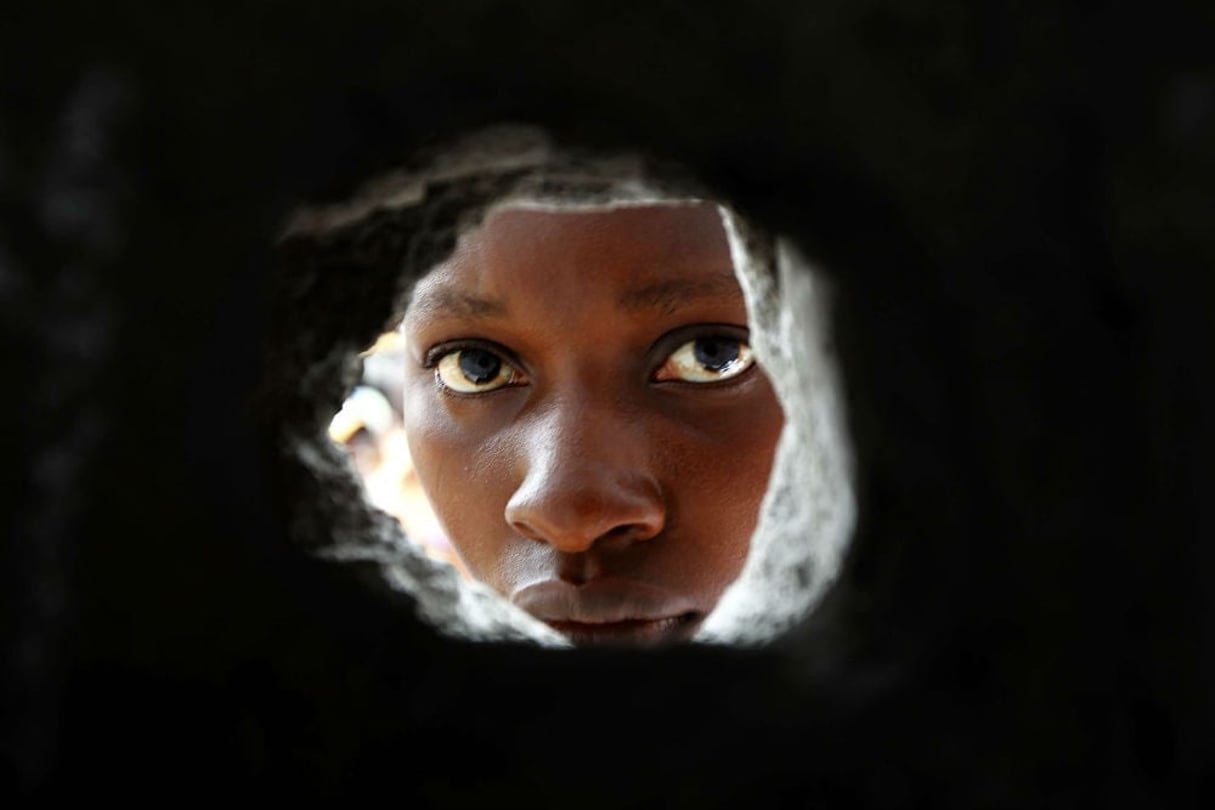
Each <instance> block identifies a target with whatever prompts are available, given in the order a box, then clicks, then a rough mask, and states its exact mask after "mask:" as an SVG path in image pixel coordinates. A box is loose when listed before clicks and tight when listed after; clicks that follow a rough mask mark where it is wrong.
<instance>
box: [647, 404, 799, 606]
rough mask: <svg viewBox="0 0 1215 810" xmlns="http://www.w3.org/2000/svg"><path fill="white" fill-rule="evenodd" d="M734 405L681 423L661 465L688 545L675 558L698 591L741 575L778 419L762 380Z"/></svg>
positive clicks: (777, 409) (778, 411)
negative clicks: (676, 450)
mask: <svg viewBox="0 0 1215 810" xmlns="http://www.w3.org/2000/svg"><path fill="white" fill-rule="evenodd" d="M757 383H758V384H757V386H756V390H755V391H754V392H753V393H752V396H749V397H747V398H746V401H745V403H744V404H742V405H741V406H732V407H729V408H724V409H721V410H718V411H713V412H702V413H701V414H699V415H698V417H697V418H694V419H688V420H686V421H685V423H684V424H685V426H684V428H683V433H684V436H683V441H681V442H678V443H672V444H673V445H678V446H679V447H680V448H681V452H680V454H679V457H676V458H671V459H669V461H668V463H669V464H670V465H671V467H670V469H672V470H673V471H675V474H674V475H672V476H670V478H669V479H668V480H669V482H670V483H669V487H670V488H669V493H670V497H671V500H672V502H673V503H674V505H675V506H676V508H677V510H678V512H677V514H678V517H679V523H680V524H682V525H683V527H684V528H685V529H686V537H687V538H688V539H689V540H692V539H694V545H689V546H688V547H686V548H685V549H684V551H683V553H682V555H681V563H680V564H681V565H682V566H683V567H684V569H685V570H689V571H691V570H694V571H696V572H697V574H698V578H700V579H701V581H702V582H704V583H705V585H706V587H709V588H713V589H716V590H718V591H720V590H724V588H725V587H726V586H727V585H729V584H730V583H731V582H733V581H734V580H735V579H736V578H737V577H738V575H739V573H741V571H742V567H743V565H744V564H745V562H746V558H747V553H748V551H749V550H750V541H751V535H752V534H753V533H754V531H755V526H756V523H757V521H758V517H759V509H760V505H761V504H762V502H763V498H764V495H765V494H766V493H767V490H768V481H769V478H770V477H771V473H772V464H773V459H774V455H775V451H776V445H777V442H778V440H779V438H780V434H781V430H782V428H783V426H784V416H783V413H782V411H781V408H780V405H779V403H778V402H777V399H776V396H775V393H774V392H773V391H772V389H771V386H770V385H769V384H768V383H767V382H766V380H763V381H757Z"/></svg>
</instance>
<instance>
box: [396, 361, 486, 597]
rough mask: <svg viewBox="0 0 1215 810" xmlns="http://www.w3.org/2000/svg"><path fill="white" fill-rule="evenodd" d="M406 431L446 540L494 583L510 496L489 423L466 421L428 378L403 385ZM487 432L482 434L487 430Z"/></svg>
mask: <svg viewBox="0 0 1215 810" xmlns="http://www.w3.org/2000/svg"><path fill="white" fill-rule="evenodd" d="M404 396H405V402H404V405H405V407H404V412H405V424H404V427H405V432H406V436H407V437H408V442H409V452H410V455H411V456H412V459H413V466H414V469H415V471H416V472H417V475H418V480H419V481H420V482H421V484H422V489H423V490H424V491H425V492H426V495H427V497H428V498H429V500H430V502H431V506H432V508H433V509H434V512H435V515H436V517H438V519H439V522H440V523H441V524H442V526H443V529H444V531H445V533H446V534H447V537H448V539H449V542H450V543H451V544H452V546H453V547H454V548H455V550H456V552H457V553H458V554H459V555H460V558H461V560H463V562H464V564H465V565H466V566H467V567H468V569H469V572H470V573H471V574H472V575H473V576H474V577H475V578H477V579H479V580H482V581H484V582H486V583H488V584H490V585H491V586H494V587H499V586H500V584H501V583H500V582H499V580H501V579H502V573H501V571H500V570H499V569H500V563H501V561H502V560H503V559H505V558H506V551H507V549H506V545H507V544H508V541H509V538H508V536H507V533H506V532H505V529H506V528H507V526H506V522H505V519H504V517H503V513H504V510H505V508H506V502H507V499H508V498H509V497H510V491H509V481H510V475H509V474H508V468H509V459H508V458H506V455H505V454H504V453H503V452H501V451H500V449H497V450H491V449H489V448H493V447H494V445H495V443H494V442H492V441H487V440H486V439H487V438H489V437H491V436H492V427H489V426H487V425H485V424H483V422H484V415H483V417H482V419H479V420H477V421H476V423H475V424H473V425H470V424H468V420H467V419H461V418H460V416H459V415H458V413H457V411H458V408H455V409H453V408H451V407H450V406H449V404H448V403H445V402H444V401H443V398H442V394H440V393H439V392H438V390H437V389H436V388H435V385H434V381H433V378H430V377H429V376H428V377H427V378H426V379H425V380H417V381H410V382H408V383H407V384H406V386H405V392H404ZM487 430H488V431H489V434H487V432H486V431H487Z"/></svg>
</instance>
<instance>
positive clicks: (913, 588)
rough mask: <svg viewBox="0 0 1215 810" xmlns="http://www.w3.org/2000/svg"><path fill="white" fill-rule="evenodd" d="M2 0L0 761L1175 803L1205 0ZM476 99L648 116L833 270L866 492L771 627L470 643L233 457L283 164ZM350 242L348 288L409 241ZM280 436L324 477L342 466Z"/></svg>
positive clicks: (1199, 662) (371, 777) (401, 778)
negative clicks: (812, 585)
mask: <svg viewBox="0 0 1215 810" xmlns="http://www.w3.org/2000/svg"><path fill="white" fill-rule="evenodd" d="M11 17H12V20H11V21H10V22H9V23H7V24H6V25H5V26H4V27H3V29H0V82H2V86H3V96H0V191H2V198H0V206H2V208H0V210H2V211H3V220H2V221H0V312H2V313H3V329H4V335H5V338H4V341H3V342H2V345H3V347H4V348H3V351H4V355H5V359H6V360H7V361H8V362H7V363H6V369H9V373H8V374H7V375H6V378H7V380H8V381H9V382H8V384H7V385H6V386H5V387H4V397H3V399H4V401H5V404H6V405H7V406H8V409H7V411H6V412H7V413H8V414H9V417H8V419H7V420H6V423H5V425H6V427H5V432H4V438H3V441H4V447H5V454H6V459H7V460H9V461H11V463H10V464H8V465H7V466H8V470H9V472H8V473H7V476H6V479H5V480H6V482H7V483H6V486H5V497H6V509H5V510H4V515H5V517H4V521H5V532H4V535H5V537H6V538H7V539H9V540H10V541H11V542H8V543H6V544H5V546H4V551H3V559H2V561H3V569H2V570H3V573H2V574H0V577H3V580H2V581H3V584H4V588H3V592H4V600H5V601H4V605H5V609H4V611H3V616H4V618H3V621H4V628H5V637H6V653H5V659H4V661H5V663H4V670H3V677H4V690H5V706H4V717H5V729H4V732H5V737H4V752H5V759H4V762H5V765H4V768H5V770H4V777H5V778H6V780H7V781H8V782H9V783H10V784H12V785H13V787H14V789H15V790H16V791H17V792H19V793H22V794H26V795H28V794H31V793H38V792H42V793H46V794H51V795H71V796H73V797H75V796H82V795H87V796H90V797H99V796H107V795H114V796H116V795H120V794H121V795H131V794H132V793H142V794H145V795H147V796H155V797H164V796H179V795H208V796H210V797H215V798H219V797H223V798H225V799H226V798H228V797H229V796H233V795H235V793H234V792H235V791H236V790H238V789H239V790H240V791H241V793H242V795H251V796H256V797H258V798H272V797H273V798H284V797H315V796H317V795H325V794H329V795H334V796H347V797H349V796H358V795H372V794H373V792H374V793H375V794H376V795H384V796H386V797H388V798H389V800H396V801H399V802H401V803H402V804H416V805H420V806H427V807H483V806H486V805H493V806H499V807H502V806H516V805H528V806H562V807H564V806H568V805H571V804H574V805H585V806H589V807H599V806H604V807H606V806H612V807H619V806H621V805H629V806H655V807H657V806H662V807H697V808H706V807H727V806H728V807H734V806H739V805H743V804H744V803H746V804H754V805H757V806H774V805H780V806H807V807H890V808H893V807H907V806H931V807H1001V808H1003V807H1053V806H1067V807H1076V806H1101V807H1108V806H1117V805H1120V804H1125V803H1126V802H1127V801H1130V803H1131V804H1132V805H1133V806H1139V807H1157V806H1159V807H1188V806H1195V807H1197V806H1202V805H1203V804H1204V802H1205V803H1208V804H1209V802H1210V800H1211V798H1212V796H1211V790H1212V786H1211V782H1210V778H1209V776H1207V775H1206V774H1207V773H1209V768H1210V765H1211V750H1210V747H1209V742H1208V741H1209V738H1210V735H1209V731H1210V728H1211V723H1210V721H1211V719H1212V705H1211V701H1210V697H1209V695H1210V690H1209V685H1210V683H1209V679H1210V673H1211V663H1212V661H1211V656H1210V645H1209V644H1208V643H1207V642H1208V641H1209V639H1210V637H1211V629H1212V625H1211V615H1212V611H1211V608H1212V602H1211V596H1210V589H1209V588H1206V587H1205V582H1204V573H1205V571H1208V570H1210V568H1211V566H1210V563H1211V562H1212V560H1211V555H1212V551H1211V544H1209V543H1207V542H1205V540H1206V539H1207V538H1209V535H1210V529H1211V517H1210V507H1209V506H1208V505H1207V503H1208V499H1207V497H1206V489H1207V487H1206V486H1205V484H1206V481H1207V480H1208V478H1209V475H1208V474H1207V473H1206V459H1207V458H1209V457H1210V451H1211V449H1212V431H1211V421H1210V415H1209V408H1208V407H1207V406H1206V404H1205V403H1207V402H1208V401H1209V400H1210V396H1209V395H1210V393H1211V382H1210V380H1211V379H1212V377H1211V375H1209V374H1208V373H1207V372H1206V365H1209V364H1206V361H1207V360H1208V359H1209V347H1210V346H1211V345H1215V340H1212V337H1213V336H1212V334H1211V332H1212V328H1211V319H1210V317H1209V309H1210V302H1211V301H1213V300H1215V294H1213V293H1215V290H1213V289H1212V281H1211V279H1212V277H1213V276H1212V274H1211V273H1210V272H1209V268H1210V267H1211V265H1212V259H1213V258H1215V245H1213V244H1212V228H1211V227H1210V222H1211V214H1212V211H1211V206H1210V196H1209V189H1210V187H1211V180H1212V179H1213V178H1212V174H1213V173H1215V168H1213V165H1212V162H1211V158H1210V155H1211V154H1212V152H1211V143H1212V138H1213V137H1215V90H1213V88H1215V69H1213V68H1212V65H1211V62H1210V55H1209V51H1210V49H1209V42H1210V33H1211V22H1212V20H1211V18H1210V12H1209V11H1206V10H1205V8H1203V7H1201V6H1200V5H1197V4H1195V5H1194V6H1193V7H1184V6H1181V5H1180V4H1173V5H1167V6H1164V5H1157V6H1153V7H1152V9H1151V10H1150V12H1149V11H1148V10H1146V9H1138V10H1137V9H1115V8H1105V7H1098V6H1092V5H1089V6H1085V7H1083V8H1079V7H1076V8H1072V7H1068V8H1060V7H1058V4H1046V3H1044V4H1041V7H1038V6H1034V5H1030V6H1027V5H1025V4H1004V3H982V4H978V3H975V4H970V5H958V4H952V3H950V4H947V3H920V4H914V5H907V4H892V3H891V4H887V3H868V2H840V3H814V4H811V3H780V4H778V3H762V2H761V3H752V4H745V5H744V4H724V3H717V4H713V3H710V4H703V3H702V4H696V5H694V6H693V5H691V4H684V5H676V4H669V3H667V4H661V3H660V4H654V3H623V4H620V3H617V4H613V5H611V6H605V7H603V8H602V9H600V10H597V11H591V10H589V9H588V8H585V7H584V6H583V5H582V4H579V5H575V4H570V3H559V2H546V1H545V0H533V2H530V3H526V4H499V3H485V2H471V1H468V0H455V2H448V3H445V4H442V5H438V4H435V5H420V4H408V5H406V4H388V3H355V4H324V3H317V4H311V5H306V6H301V5H300V4H282V3H274V2H267V3H259V4H257V5H256V6H252V7H247V8H217V7H214V6H204V5H198V6H195V7H192V8H190V9H186V10H180V9H179V10H172V11H170V10H168V9H162V8H160V7H151V6H146V5H138V6H137V5H135V4H129V3H118V4H110V5H105V6H97V7H94V6H91V5H90V6H86V5H83V4H58V5H57V6H56V7H55V8H47V7H38V8H37V9H34V8H26V9H23V8H19V9H18V10H17V12H16V13H13V14H12V15H11ZM501 121H519V122H528V123H534V124H536V125H539V126H542V127H544V128H545V129H546V130H547V131H549V132H550V133H552V135H553V136H554V137H555V138H557V139H558V140H559V141H560V142H562V143H575V144H579V145H582V146H584V147H586V148H590V149H595V150H603V151H607V152H612V151H618V150H636V151H640V152H643V153H645V154H649V155H654V156H656V157H658V158H668V159H671V160H674V161H677V162H678V163H679V164H681V165H684V166H686V167H688V168H689V170H690V171H691V172H692V173H693V174H694V176H695V177H696V178H697V179H698V180H699V181H701V182H703V183H705V184H706V185H707V186H708V187H709V188H712V189H714V190H715V191H716V193H718V194H720V195H721V197H722V198H724V199H728V200H730V201H731V202H732V204H734V205H736V206H737V207H738V208H739V210H741V211H744V212H745V214H746V216H747V217H748V218H749V219H751V220H754V221H755V222H756V223H759V224H760V225H761V226H762V227H763V228H765V229H767V230H769V231H771V232H773V233H779V234H782V235H784V236H785V237H786V238H787V241H786V243H785V247H784V249H785V250H786V251H787V255H789V256H798V257H804V258H805V260H806V261H807V262H809V263H811V264H812V266H813V267H814V268H816V271H817V272H821V273H822V274H823V278H824V279H825V280H828V281H829V283H830V287H831V289H832V291H833V301H834V305H833V308H832V314H833V317H832V335H831V338H832V341H833V344H834V351H835V352H836V353H837V354H838V357H839V360H840V374H841V379H842V383H843V391H844V396H845V399H846V405H847V408H846V413H847V432H848V434H849V435H850V436H851V438H852V441H853V447H854V452H855V464H856V498H857V512H856V515H857V522H856V525H855V528H854V532H853V540H852V543H851V546H850V551H849V555H848V557H847V558H846V559H845V560H844V561H843V565H842V568H841V570H840V575H839V580H838V583H837V585H836V587H834V588H832V589H831V591H830V593H829V594H828V596H827V597H826V599H825V600H824V601H823V602H822V604H821V605H820V606H819V607H818V608H817V609H816V610H815V611H814V612H813V614H812V615H811V616H810V618H809V619H808V620H806V621H803V622H798V623H797V625H796V626H795V627H793V628H791V630H790V631H789V632H788V633H786V634H783V635H782V636H781V639H780V642H779V643H778V644H774V645H771V646H767V645H765V646H763V647H760V648H757V649H750V648H748V649H741V648H718V647H714V646H699V645H694V646H692V647H688V648H684V649H677V650H671V651H668V652H663V653H661V654H648V655H640V654H636V653H630V652H624V651H620V652H608V651H598V652H593V653H592V652H589V651H587V652H584V651H568V650H547V649H542V648H537V647H535V646H534V645H530V644H517V643H512V642H501V643H468V642H464V641H461V640H458V639H452V638H449V637H446V636H444V635H443V634H441V633H438V632H436V630H435V628H434V627H433V626H432V625H431V624H429V623H428V622H427V621H425V620H424V619H422V618H420V617H419V616H417V615H416V614H415V613H414V611H413V610H412V609H411V608H410V607H409V606H408V605H403V604H400V603H399V602H397V601H396V600H393V599H385V598H384V595H383V593H381V592H380V591H378V590H377V589H376V588H375V587H369V584H370V585H374V581H375V580H376V578H377V577H378V576H379V570H380V569H379V568H378V565H377V564H375V563H369V564H368V565H367V566H360V565H355V564H348V565H335V564H334V563H333V562H331V561H326V560H317V559H314V558H312V557H311V556H310V555H308V554H307V553H304V552H303V551H302V550H301V547H300V545H299V544H298V543H297V542H295V540H294V538H297V537H298V529H299V528H300V527H299V526H293V525H292V523H291V517H290V516H291V513H290V511H289V510H288V511H284V510H283V509H281V508H280V505H281V504H282V503H283V501H282V498H281V496H282V493H283V492H284V491H285V490H284V486H288V487H289V488H290V489H289V490H287V491H290V492H297V493H298V492H302V491H303V490H304V489H305V488H306V487H307V486H308V485H309V482H308V481H306V480H295V481H292V482H288V483H287V484H285V483H284V480H283V479H282V477H281V476H280V475H279V474H278V473H277V472H276V471H275V470H274V469H273V468H271V467H268V466H267V465H266V463H265V458H266V455H267V451H270V452H275V451H276V448H274V447H273V446H270V447H268V446H267V442H268V441H270V442H272V441H273V435H268V434H267V433H266V431H265V430H264V427H265V425H264V422H262V421H260V420H259V419H258V417H257V415H258V413H259V410H258V407H259V403H263V404H264V399H263V397H265V396H266V392H265V388H264V384H265V381H266V378H265V375H264V369H265V363H266V359H267V358H266V355H265V354H264V351H263V350H264V349H265V348H266V347H267V346H273V345H275V344H274V343H273V340H272V337H273V335H274V334H275V330H276V329H277V328H279V326H280V325H281V323H282V320H281V319H280V315H282V311H281V310H280V309H279V307H280V305H281V304H282V302H283V301H284V297H283V295H282V290H281V289H280V288H278V287H277V286H276V278H277V276H276V273H275V269H276V268H277V267H278V266H279V261H280V258H281V257H280V255H279V254H277V253H276V252H275V250H274V249H273V236H274V234H276V233H277V229H278V228H279V227H280V226H281V223H282V222H283V220H284V218H285V216H286V215H287V214H288V213H289V212H290V211H291V210H292V209H293V208H294V207H295V206H296V205H297V204H299V203H300V202H301V201H309V202H323V201H332V200H337V199H342V198H343V197H345V196H347V195H348V194H349V193H350V192H351V190H352V189H353V188H354V186H355V185H356V184H357V182H359V181H360V180H361V179H364V178H366V177H368V176H371V175H373V174H375V173H377V172H380V171H382V170H385V169H387V168H389V167H394V166H397V165H399V164H401V162H402V161H407V160H409V159H410V156H411V155H415V154H417V150H418V149H419V148H420V147H423V146H425V145H426V144H430V143H436V142H442V141H445V140H446V139H448V138H450V137H452V136H454V135H456V134H459V133H462V132H467V131H470V130H474V129H476V128H478V127H481V126H484V125H487V124H491V123H497V122H501ZM351 272H354V270H351ZM358 272H361V273H364V274H365V275H364V276H362V277H360V278H361V280H360V282H359V283H358V284H352V285H349V286H346V287H340V289H347V290H350V291H352V292H351V295H354V294H355V292H357V291H358V290H366V289H368V285H371V286H375V285H385V289H389V290H391V289H392V285H393V284H394V283H395V282H394V279H395V278H396V276H395V275H394V273H393V272H390V268H387V267H385V266H379V265H377V264H376V263H375V262H370V263H364V264H363V265H360V267H359V268H358ZM795 277H797V278H804V277H805V276H804V275H803V276H795ZM335 289H339V288H335ZM298 292H299V294H300V295H301V296H305V297H306V293H307V291H306V290H300V291H298ZM329 304H330V306H331V307H332V308H333V309H334V310H335V311H336V310H340V309H341V308H343V307H357V302H354V301H351V300H344V299H342V298H337V299H334V300H331V301H330V302H329ZM391 304H392V298H391V296H387V297H385V298H384V306H385V307H386V309H385V317H387V316H388V315H389V312H388V308H389V307H390V306H391ZM302 314H303V313H299V312H297V313H296V316H302ZM372 320H374V319H372ZM334 328H335V329H336V326H335V327H334ZM367 328H368V330H369V331H368V332H367V334H366V335H365V338H366V339H370V338H371V337H373V329H374V328H375V327H374V325H373V324H370V323H369V324H368V327H367ZM335 337H340V336H337V335H335V334H326V333H325V331H324V329H321V330H318V331H317V332H316V334H315V337H314V338H313V339H314V340H315V341H317V343H316V344H315V345H313V346H311V347H310V348H309V349H308V351H309V352H311V353H312V354H313V355H316V354H324V353H325V352H326V351H329V352H331V353H332V356H331V358H330V360H331V362H330V365H329V366H328V367H326V368H325V369H324V373H320V374H318V375H317V376H316V377H314V378H308V379H301V380H296V381H295V384H297V385H299V386H301V387H304V388H308V387H309V386H311V389H310V390H312V391H313V393H316V394H317V398H299V397H295V398H291V397H287V398H285V399H284V400H282V402H283V403H284V407H288V408H295V409H298V410H296V411H294V412H291V413H284V415H283V417H284V419H286V420H288V421H296V422H298V423H300V424H303V423H305V422H307V421H308V420H320V419H323V418H325V415H324V413H323V409H320V410H318V409H317V408H318V406H317V405H316V403H317V402H320V401H322V400H324V399H325V397H330V398H334V397H340V393H341V390H342V388H343V386H344V385H346V384H347V383H348V382H349V379H348V376H347V377H344V376H343V375H344V374H345V375H349V374H350V373H351V372H350V369H349V368H348V367H347V366H346V365H343V360H342V358H343V357H345V356H346V355H347V354H348V353H349V351H350V350H351V346H349V345H345V344H341V343H340V341H336V340H335ZM360 339H362V338H360ZM268 341H269V342H268ZM325 347H330V348H329V349H325ZM277 359H278V360H279V361H281V362H282V363H291V362H298V361H299V360H300V358H299V357H296V358H294V359H293V358H292V357H290V356H283V357H279V358H277ZM310 403H311V404H310ZM277 449H278V450H281V449H282V448H277ZM311 484H312V486H313V490H312V494H311V497H312V498H315V499H316V500H317V501H318V502H323V501H325V500H327V499H329V500H331V501H332V502H333V503H341V502H343V500H344V499H346V498H348V497H350V495H351V492H350V491H341V490H340V486H339V489H338V490H335V489H334V488H333V487H334V483H333V481H332V480H328V479H326V480H321V479H316V480H314V481H312V482H311ZM339 511H340V510H339ZM305 528H307V527H305ZM347 528H350V529H352V530H356V531H360V532H361V531H363V530H364V528H367V529H368V530H369V531H371V530H376V528H375V527H374V526H369V527H363V526H353V527H347Z"/></svg>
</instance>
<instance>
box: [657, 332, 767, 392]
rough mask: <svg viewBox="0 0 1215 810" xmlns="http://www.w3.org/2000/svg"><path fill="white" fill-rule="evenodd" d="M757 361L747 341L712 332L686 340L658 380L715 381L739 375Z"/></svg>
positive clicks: (668, 362)
mask: <svg viewBox="0 0 1215 810" xmlns="http://www.w3.org/2000/svg"><path fill="white" fill-rule="evenodd" d="M754 364H755V357H754V356H753V355H752V354H751V347H750V346H749V345H748V344H747V342H746V341H745V340H741V339H739V338H736V337H730V336H728V335H708V336H705V337H698V338H695V339H693V340H689V341H688V342H686V343H683V344H681V345H680V346H679V348H677V349H675V351H673V352H671V353H670V354H669V355H668V356H667V358H666V361H665V362H664V363H663V364H662V367H661V368H659V369H658V371H657V372H656V373H655V374H654V381H655V382H668V381H680V382H691V383H713V382H721V381H722V380H728V379H730V378H731V377H737V376H738V375H739V374H742V373H743V372H744V371H746V370H747V369H749V368H751V366H752V365H754Z"/></svg>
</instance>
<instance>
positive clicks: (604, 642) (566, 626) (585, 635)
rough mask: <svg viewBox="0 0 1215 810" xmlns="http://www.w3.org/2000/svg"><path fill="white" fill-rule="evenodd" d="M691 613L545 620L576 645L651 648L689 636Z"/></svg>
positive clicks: (693, 619) (693, 623)
mask: <svg viewBox="0 0 1215 810" xmlns="http://www.w3.org/2000/svg"><path fill="white" fill-rule="evenodd" d="M696 619H697V617H696V615H695V614H693V613H685V614H683V615H681V616H671V617H668V618H665V619H631V620H629V621H623V622H609V623H606V624H588V623H585V622H548V625H549V627H551V628H553V629H554V630H556V631H557V632H558V633H561V634H562V635H563V636H565V637H566V638H567V639H569V640H570V641H571V642H572V643H573V644H574V645H575V646H577V647H589V646H640V647H654V646H658V645H661V644H669V643H673V642H677V641H686V640H688V639H689V638H691V637H692V634H693V633H694V632H695V630H696V627H697V624H698V622H697V620H696Z"/></svg>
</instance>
